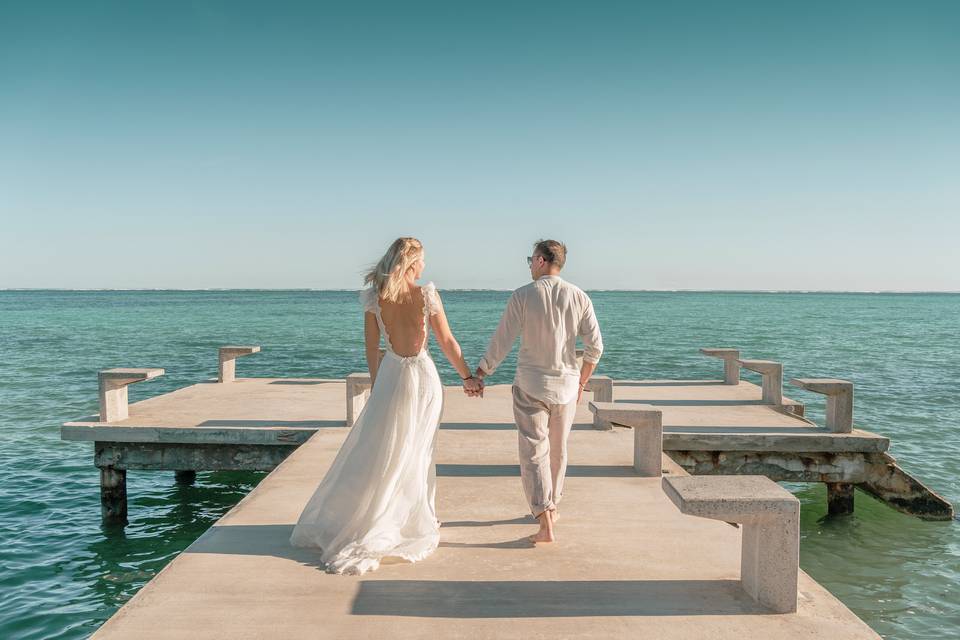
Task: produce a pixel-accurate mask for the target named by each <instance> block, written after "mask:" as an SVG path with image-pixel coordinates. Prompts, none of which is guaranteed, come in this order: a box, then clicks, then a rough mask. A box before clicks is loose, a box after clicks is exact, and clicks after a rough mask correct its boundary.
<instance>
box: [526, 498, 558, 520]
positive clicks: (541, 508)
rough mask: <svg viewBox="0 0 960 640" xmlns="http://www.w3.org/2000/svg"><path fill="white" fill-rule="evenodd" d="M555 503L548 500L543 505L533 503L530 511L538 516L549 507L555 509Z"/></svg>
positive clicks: (548, 509)
mask: <svg viewBox="0 0 960 640" xmlns="http://www.w3.org/2000/svg"><path fill="white" fill-rule="evenodd" d="M556 508H557V505H555V504H554V503H553V502H548V503H546V504H544V505H534V506H532V507H530V511H531V512H533V515H534V517H536V518H539V517H540V516H542V515H543V513H544V511H550V510H551V509H556Z"/></svg>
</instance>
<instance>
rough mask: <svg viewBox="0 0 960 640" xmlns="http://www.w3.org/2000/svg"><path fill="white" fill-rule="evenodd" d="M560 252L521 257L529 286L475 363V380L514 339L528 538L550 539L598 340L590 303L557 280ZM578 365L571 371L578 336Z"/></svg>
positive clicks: (537, 250) (545, 247)
mask: <svg viewBox="0 0 960 640" xmlns="http://www.w3.org/2000/svg"><path fill="white" fill-rule="evenodd" d="M566 259H567V247H566V246H565V245H564V244H563V243H561V242H557V241H556V240H541V241H539V242H537V243H536V244H535V245H534V247H533V255H532V256H530V257H529V258H527V264H529V265H530V276H531V277H532V278H533V282H532V283H530V284H528V285H526V286H523V287H520V288H519V289H517V290H516V291H514V292H513V295H512V296H511V297H510V301H509V302H508V303H507V308H506V310H505V311H504V312H503V317H502V318H501V319H500V325H499V326H498V327H497V331H496V333H494V334H493V337H492V338H491V339H490V345H489V346H488V347H487V352H486V353H485V354H484V356H483V358H481V359H480V366H479V367H478V368H477V373H476V376H477V377H478V378H480V380H481V381H482V380H483V378H484V377H485V376H488V375H490V374H492V373H493V372H494V371H495V370H496V369H497V367H498V366H499V365H500V363H501V362H502V361H503V359H504V358H505V357H506V356H507V354H508V353H510V349H511V348H512V347H513V343H514V342H515V341H516V339H517V336H518V335H519V336H520V354H519V355H518V356H517V373H516V376H515V377H514V381H513V416H514V419H515V420H516V422H517V429H518V430H519V438H520V476H521V478H522V480H523V490H524V492H525V493H526V495H527V501H528V502H529V503H530V510H531V511H532V512H533V515H535V516H536V517H537V520H538V521H539V523H540V530H539V531H538V532H537V533H536V534H535V535H533V536H531V540H533V541H534V542H553V541H554V539H555V538H554V532H553V523H554V520H555V519H556V509H557V503H558V502H560V498H561V496H562V495H563V478H564V475H565V473H566V469H567V436H568V435H569V434H570V428H571V427H572V425H573V417H574V414H575V413H576V409H577V403H578V402H579V401H580V397H581V395H583V388H584V386H585V385H586V383H587V381H588V380H589V379H590V376H591V375H592V374H593V371H594V369H596V366H597V362H598V361H599V360H600V354H601V353H602V352H603V340H602V338H601V337H600V327H599V326H598V325H597V317H596V315H595V314H594V312H593V303H592V302H590V298H589V297H587V294H585V293H584V292H583V291H581V290H580V289H579V288H578V287H576V286H574V285H572V284H570V283H569V282H566V281H565V280H564V279H563V278H561V277H560V270H561V269H563V265H564V263H565V262H566ZM578 336H579V337H580V338H581V339H582V340H583V348H584V350H583V366H582V367H579V368H578V367H577V352H576V349H577V337H578Z"/></svg>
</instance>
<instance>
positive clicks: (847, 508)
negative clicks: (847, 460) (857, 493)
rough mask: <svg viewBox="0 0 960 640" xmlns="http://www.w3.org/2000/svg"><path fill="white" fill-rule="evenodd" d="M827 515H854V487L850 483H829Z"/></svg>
mask: <svg viewBox="0 0 960 640" xmlns="http://www.w3.org/2000/svg"><path fill="white" fill-rule="evenodd" d="M826 485H827V513H828V514H830V515H831V516H848V515H850V514H852V513H853V485H852V484H850V483H848V482H827V483H826Z"/></svg>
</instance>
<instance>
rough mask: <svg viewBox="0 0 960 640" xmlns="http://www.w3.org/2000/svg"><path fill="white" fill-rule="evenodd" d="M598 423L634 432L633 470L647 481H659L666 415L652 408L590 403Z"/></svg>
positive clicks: (595, 421)
mask: <svg viewBox="0 0 960 640" xmlns="http://www.w3.org/2000/svg"><path fill="white" fill-rule="evenodd" d="M590 411H591V412H592V413H593V420H594V426H596V424H597V422H598V421H599V422H601V423H603V424H608V425H610V426H609V427H605V428H608V429H609V428H612V426H613V425H614V424H616V425H620V426H623V427H630V428H632V429H633V469H634V471H636V472H637V475H641V476H644V477H647V478H658V477H660V471H661V468H662V464H661V461H662V455H661V454H662V453H663V413H662V412H661V411H660V410H659V409H657V408H656V407H654V406H653V405H649V404H624V403H619V404H618V403H615V402H596V401H592V402H590Z"/></svg>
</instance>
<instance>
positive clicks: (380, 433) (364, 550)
mask: <svg viewBox="0 0 960 640" xmlns="http://www.w3.org/2000/svg"><path fill="white" fill-rule="evenodd" d="M423 268H424V254H423V245H422V244H420V241H419V240H417V239H416V238H399V239H397V240H396V241H394V243H393V244H391V245H390V248H389V249H388V250H387V253H386V254H385V255H384V256H383V258H381V259H380V262H379V263H377V265H376V267H374V269H373V270H372V271H370V273H368V274H367V275H366V277H365V279H364V284H368V285H371V286H370V287H368V288H367V289H365V290H364V291H362V292H361V294H360V301H361V303H362V304H363V308H364V310H365V313H364V333H365V336H366V353H367V366H368V367H369V368H370V379H371V381H372V382H373V388H372V391H371V393H370V399H369V400H368V401H367V403H366V406H364V408H363V411H362V412H361V413H360V415H359V416H358V417H357V420H356V422H355V423H354V425H353V428H352V430H351V431H350V435H348V436H347V439H346V440H345V441H344V443H343V445H342V446H341V447H340V451H339V452H338V453H337V456H336V458H335V459H334V460H333V463H332V464H331V465H330V469H329V470H328V471H327V474H326V476H325V477H324V478H323V480H322V481H321V482H320V484H319V486H317V489H316V491H314V493H313V496H312V497H311V498H310V500H309V502H307V506H306V507H305V508H304V510H303V513H302V514H301V515H300V519H299V521H298V522H297V524H296V526H295V527H294V529H293V533H292V534H291V536H290V543H291V544H292V545H294V546H296V547H318V548H320V549H321V550H322V555H321V560H322V561H323V562H324V563H325V564H326V565H327V570H328V571H329V572H331V573H348V574H356V575H359V574H362V573H364V572H366V571H372V570H374V569H376V568H377V567H378V566H379V565H380V560H381V559H382V558H385V557H388V556H390V557H399V558H402V559H404V560H408V561H410V562H416V561H417V560H421V559H423V558H425V557H426V556H428V555H429V554H430V553H432V552H433V550H434V549H436V548H437V544H438V542H439V538H440V534H439V529H440V523H439V521H438V520H437V515H436V507H435V504H434V496H435V493H436V468H435V466H434V461H433V457H434V449H435V447H436V439H437V427H438V426H439V424H440V413H441V410H442V406H443V386H442V385H441V384H440V377H439V376H438V374H437V368H436V365H434V363H433V360H432V359H431V358H430V354H429V352H428V351H427V339H428V337H429V330H430V328H431V327H432V328H433V331H434V334H435V336H436V339H437V343H438V344H439V346H440V349H441V350H442V351H443V354H444V355H445V356H446V357H447V359H448V360H449V361H450V364H452V365H453V367H454V368H455V369H456V370H457V372H458V373H459V374H460V377H461V378H462V379H463V387H464V391H465V392H466V393H467V395H470V396H476V395H480V393H481V392H482V389H483V383H482V382H481V381H480V380H478V379H477V378H475V377H473V376H472V375H471V374H470V371H471V369H470V367H469V366H468V365H467V363H466V361H465V360H464V358H463V354H462V353H461V351H460V345H459V344H458V343H457V340H456V339H455V338H454V337H453V334H452V333H451V332H450V327H449V325H448V324H447V318H446V315H445V314H444V311H443V305H442V304H441V302H440V296H439V294H438V293H437V290H436V287H434V285H433V283H429V284H425V285H423V286H422V287H421V286H417V284H416V281H417V280H418V279H419V278H420V275H421V273H422V272H423ZM381 335H382V336H383V338H384V342H385V344H386V348H387V349H386V354H385V355H384V357H383V360H382V361H380V359H379V352H380V336H381Z"/></svg>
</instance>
